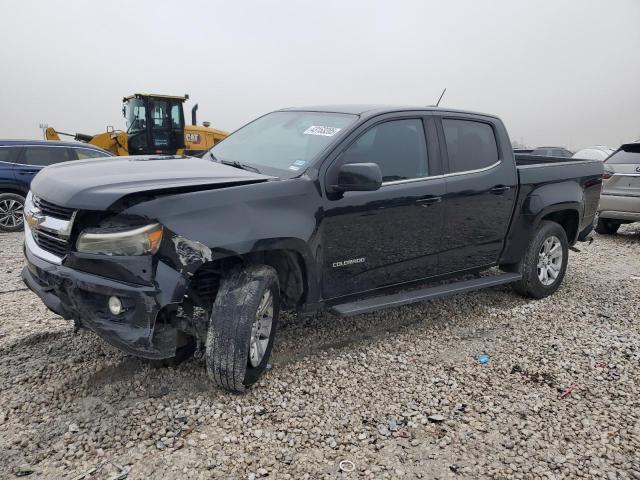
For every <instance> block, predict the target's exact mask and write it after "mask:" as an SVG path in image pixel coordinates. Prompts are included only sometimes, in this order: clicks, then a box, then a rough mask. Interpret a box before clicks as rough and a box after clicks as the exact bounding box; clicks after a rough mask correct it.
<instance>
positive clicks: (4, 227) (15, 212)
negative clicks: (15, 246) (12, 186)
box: [0, 193, 24, 232]
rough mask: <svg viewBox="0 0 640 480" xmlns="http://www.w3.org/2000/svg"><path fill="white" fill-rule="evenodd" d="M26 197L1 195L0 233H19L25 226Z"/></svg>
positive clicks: (13, 194) (12, 194) (14, 194)
mask: <svg viewBox="0 0 640 480" xmlns="http://www.w3.org/2000/svg"><path fill="white" fill-rule="evenodd" d="M23 211H24V197H23V196H21V195H18V194H16V193H0V232H19V231H20V230H22V229H23V228H24V224H23V218H24V217H23Z"/></svg>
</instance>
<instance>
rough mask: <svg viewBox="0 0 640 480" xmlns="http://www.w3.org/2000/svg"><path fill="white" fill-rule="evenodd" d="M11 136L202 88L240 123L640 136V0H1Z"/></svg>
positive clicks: (7, 132)
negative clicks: (353, 119)
mask: <svg viewBox="0 0 640 480" xmlns="http://www.w3.org/2000/svg"><path fill="white" fill-rule="evenodd" d="M0 9H1V10H0V11H1V13H2V15H1V18H2V22H1V27H0V66H1V67H0V105H1V107H0V108H1V110H0V111H1V112H2V115H1V116H0V138H39V137H40V136H41V132H40V130H39V128H38V124H39V123H40V122H46V123H48V124H49V125H50V126H54V127H56V128H58V129H59V130H62V131H71V132H76V131H78V132H82V133H98V132H100V131H103V130H104V129H105V127H106V126H107V125H113V126H115V127H116V128H124V126H125V125H124V119H123V118H122V114H121V99H122V97H123V96H124V95H127V94H131V93H134V92H146V91H151V92H155V93H165V94H183V93H189V94H190V96H191V98H192V101H190V102H188V103H187V104H186V109H185V114H186V116H187V118H189V115H188V111H189V110H190V108H191V106H192V105H193V103H194V101H195V102H197V103H198V104H199V106H200V108H199V120H209V121H211V122H212V124H213V125H214V126H216V127H218V128H221V129H226V130H233V129H235V128H237V127H239V126H241V125H242V124H244V123H245V122H247V121H249V120H251V119H252V118H254V117H255V116H257V115H259V114H261V113H264V112H267V111H270V110H274V109H277V108H281V107H286V106H301V105H307V104H323V103H393V104H411V105H428V104H432V103H434V102H435V100H436V99H437V97H438V95H439V94H440V92H441V91H442V89H443V88H444V87H447V93H446V95H445V97H444V99H443V101H442V106H446V107H455V108H462V109H468V110H478V111H483V112H488V113H494V114H498V115H500V116H501V117H502V119H503V120H504V121H505V123H506V125H507V129H508V130H509V134H510V136H511V138H512V140H518V141H524V142H525V143H527V144H528V145H532V146H539V145H543V144H544V145H562V146H568V147H571V148H574V149H575V148H578V147H583V146H587V145H593V144H606V145H609V146H612V147H617V146H618V145H619V144H620V143H621V142H624V141H631V140H635V139H638V138H640V0H606V1H605V0H593V1H589V0H536V1H534V0H529V1H525V0H520V1H515V0H505V1H498V0H495V1H491V0H485V1H479V0H468V1H463V0H460V1H443V0H441V1H425V0H414V1H402V0H393V1H389V0H384V1H377V0H376V1H373V0H358V1H356V0H353V1H349V0H341V1H333V0H324V1H314V2H311V1H293V0H291V1H275V0H274V1H249V0H245V1H238V2H229V1H224V2H215V1H208V2H205V1H202V2H195V1H194V2H191V1H185V0H183V1H171V2H169V1H157V0H156V1H135V2H134V1H117V0H110V1H108V2H93V1H92V2H87V1H71V0H65V1H44V0H43V1H35V0H33V1H27V0H20V1H9V0H0Z"/></svg>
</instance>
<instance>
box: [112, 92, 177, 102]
mask: <svg viewBox="0 0 640 480" xmlns="http://www.w3.org/2000/svg"><path fill="white" fill-rule="evenodd" d="M141 97H154V98H168V99H170V100H180V101H182V102H184V101H185V100H189V95H188V94H186V93H185V94H184V95H161V94H159V93H134V94H133V95H129V96H128V97H124V98H123V99H122V101H123V102H126V101H127V100H131V99H132V98H141Z"/></svg>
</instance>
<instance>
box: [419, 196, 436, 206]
mask: <svg viewBox="0 0 640 480" xmlns="http://www.w3.org/2000/svg"><path fill="white" fill-rule="evenodd" d="M440 201H442V197H425V198H420V199H419V200H416V203H417V204H418V205H420V206H421V207H428V206H429V205H433V204H434V203H438V202H440Z"/></svg>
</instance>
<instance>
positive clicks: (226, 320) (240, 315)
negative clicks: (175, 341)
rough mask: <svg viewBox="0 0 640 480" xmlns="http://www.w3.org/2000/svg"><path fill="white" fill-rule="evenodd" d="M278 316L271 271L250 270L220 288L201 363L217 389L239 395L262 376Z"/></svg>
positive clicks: (253, 267) (233, 276)
mask: <svg viewBox="0 0 640 480" xmlns="http://www.w3.org/2000/svg"><path fill="white" fill-rule="evenodd" d="M279 314H280V287H279V285H278V275H277V273H276V271H275V270H274V269H273V268H271V267H268V266H266V265H251V266H248V267H245V268H242V269H241V270H237V271H234V272H233V273H231V274H230V275H229V276H228V277H227V278H226V279H224V280H223V281H222V282H221V284H220V289H219V291H218V294H217V296H216V300H215V302H214V304H213V309H212V312H211V318H210V320H209V330H208V332H207V343H206V350H205V360H206V365H207V373H208V375H209V377H210V378H211V380H212V381H213V382H214V383H215V384H216V385H218V386H220V387H222V388H224V389H226V390H230V391H234V392H241V391H244V390H245V389H246V388H247V387H249V386H251V385H252V384H254V383H255V382H257V381H258V379H259V378H260V376H261V375H262V374H263V373H264V372H265V370H266V368H267V364H268V361H269V357H270V355H271V349H272V348H273V340H274V337H275V333H276V329H277V326H278V316H279Z"/></svg>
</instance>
